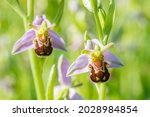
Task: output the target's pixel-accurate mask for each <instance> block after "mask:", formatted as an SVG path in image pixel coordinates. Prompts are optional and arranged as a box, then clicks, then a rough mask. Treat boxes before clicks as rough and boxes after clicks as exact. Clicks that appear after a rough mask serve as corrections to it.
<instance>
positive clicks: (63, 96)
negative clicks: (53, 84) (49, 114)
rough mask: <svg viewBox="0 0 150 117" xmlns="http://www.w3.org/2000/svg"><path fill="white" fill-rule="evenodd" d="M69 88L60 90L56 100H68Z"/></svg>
mask: <svg viewBox="0 0 150 117" xmlns="http://www.w3.org/2000/svg"><path fill="white" fill-rule="evenodd" d="M68 96H69V88H65V89H63V90H61V91H60V93H59V94H58V95H57V97H56V100H66V99H68V98H69V97H68Z"/></svg>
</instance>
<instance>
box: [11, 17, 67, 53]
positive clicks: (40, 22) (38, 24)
mask: <svg viewBox="0 0 150 117" xmlns="http://www.w3.org/2000/svg"><path fill="white" fill-rule="evenodd" d="M51 28H52V25H51V23H50V22H49V21H48V19H46V16H45V15H42V16H36V18H35V19H34V21H33V22H32V24H31V29H29V30H28V31H27V32H26V33H25V34H24V35H23V36H22V37H21V38H20V39H19V40H18V41H17V42H16V43H15V45H14V47H13V50H12V54H19V53H21V52H24V51H25V50H27V49H31V48H34V50H35V52H36V54H37V55H39V56H48V55H50V54H51V53H52V51H53V48H58V49H61V50H66V47H65V43H64V40H63V39H62V38H61V37H60V36H59V35H58V34H57V33H56V32H54V31H52V29H51Z"/></svg>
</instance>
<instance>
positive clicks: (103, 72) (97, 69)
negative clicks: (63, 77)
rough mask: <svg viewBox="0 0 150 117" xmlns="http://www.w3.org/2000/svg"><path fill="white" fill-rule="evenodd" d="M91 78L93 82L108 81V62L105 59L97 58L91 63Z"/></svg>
mask: <svg viewBox="0 0 150 117" xmlns="http://www.w3.org/2000/svg"><path fill="white" fill-rule="evenodd" d="M88 67H89V70H90V78H91V80H92V81H93V82H96V83H97V82H106V81H107V80H108V79H109V76H110V74H109V72H108V69H107V63H106V62H104V61H103V60H96V61H94V62H92V63H90V64H89V66H88Z"/></svg>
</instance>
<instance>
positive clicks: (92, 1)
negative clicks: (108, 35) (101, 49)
mask: <svg viewBox="0 0 150 117" xmlns="http://www.w3.org/2000/svg"><path fill="white" fill-rule="evenodd" d="M90 2H91V6H92V9H93V13H94V17H95V21H96V26H97V31H98V36H99V39H100V41H101V42H102V43H103V38H104V35H103V30H102V26H101V23H100V19H99V17H98V9H97V1H96V0H90Z"/></svg>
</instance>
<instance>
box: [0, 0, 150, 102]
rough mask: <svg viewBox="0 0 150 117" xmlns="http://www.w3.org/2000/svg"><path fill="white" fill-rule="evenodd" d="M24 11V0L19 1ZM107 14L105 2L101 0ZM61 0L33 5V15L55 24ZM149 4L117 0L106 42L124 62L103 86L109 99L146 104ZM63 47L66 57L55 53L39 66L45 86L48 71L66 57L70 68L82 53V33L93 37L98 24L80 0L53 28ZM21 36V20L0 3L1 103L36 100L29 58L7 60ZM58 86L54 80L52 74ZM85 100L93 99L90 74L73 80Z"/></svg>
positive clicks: (70, 3)
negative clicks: (87, 33)
mask: <svg viewBox="0 0 150 117" xmlns="http://www.w3.org/2000/svg"><path fill="white" fill-rule="evenodd" d="M19 1H20V4H21V6H22V9H23V10H24V11H25V10H26V0H19ZM102 2H103V4H105V5H104V6H105V8H104V9H107V8H108V6H109V4H108V2H109V0H102ZM59 3H60V0H35V16H36V15H42V14H46V16H47V17H48V19H49V20H50V21H51V22H53V19H54V17H55V15H56V13H57V12H58V8H59ZM148 4H150V1H149V0H116V18H115V22H114V25H113V27H112V32H111V35H110V37H109V38H110V40H109V41H112V42H114V43H115V48H112V49H111V51H112V52H114V53H115V54H116V55H118V56H119V58H120V59H121V60H122V61H123V62H124V67H123V68H121V69H110V73H111V77H110V80H109V81H108V82H107V99H127V100H128V99H132V100H139V99H150V93H149V92H150V54H149V44H150V39H149V38H150V14H149V11H150V7H149V6H148ZM55 30H56V31H57V32H58V34H60V35H61V36H62V37H63V39H64V41H65V42H66V46H67V50H68V51H67V52H62V51H59V50H54V51H53V53H52V55H51V56H49V57H47V58H46V60H45V61H46V62H45V64H44V65H43V68H44V71H43V79H44V83H45V86H46V82H47V78H46V76H47V75H48V74H49V71H50V68H51V67H52V65H53V64H54V63H55V64H56V65H57V61H58V57H59V56H60V54H64V56H65V57H66V58H68V60H69V61H70V63H72V62H73V61H74V60H75V59H76V58H77V57H78V56H79V54H80V53H81V50H82V49H83V46H84V43H83V38H84V32H85V31H86V30H87V31H88V32H89V34H90V35H91V36H92V37H93V38H96V37H98V35H97V31H96V24H95V21H94V18H93V15H92V13H89V12H88V11H87V10H86V9H85V8H84V6H83V5H82V2H81V0H65V6H64V14H63V16H62V20H61V21H60V25H59V27H57V28H56V29H55ZM23 33H24V28H23V21H22V19H21V18H20V17H19V16H18V15H17V14H16V12H14V11H13V10H12V9H11V7H10V6H9V5H8V4H7V2H6V1H5V0H2V1H1V2H0V99H20V100H21V99H36V93H35V89H34V83H33V79H32V73H31V69H30V63H29V58H28V53H27V52H24V53H22V54H18V55H15V56H13V55H11V50H12V47H13V44H14V43H15V42H16V40H18V39H19V38H20V37H21V35H22V34H23ZM55 77H56V79H55V84H58V75H57V74H56V75H55ZM78 83H82V86H80V87H77V88H76V89H77V91H78V93H79V94H80V95H81V96H82V97H83V98H84V99H97V92H96V89H95V85H93V83H92V82H91V81H90V79H89V75H88V74H81V75H77V76H74V77H73V84H78Z"/></svg>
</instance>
